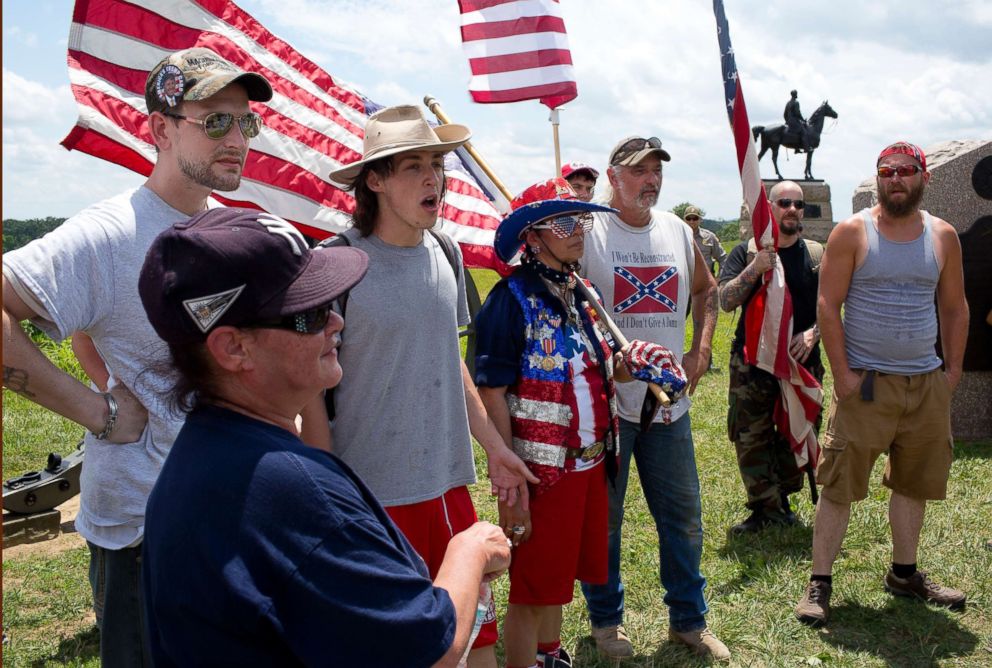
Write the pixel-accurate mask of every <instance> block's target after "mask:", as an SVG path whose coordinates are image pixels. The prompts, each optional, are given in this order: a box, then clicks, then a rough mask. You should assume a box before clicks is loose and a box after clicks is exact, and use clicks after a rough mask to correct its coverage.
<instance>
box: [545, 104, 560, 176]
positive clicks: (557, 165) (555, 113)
mask: <svg viewBox="0 0 992 668" xmlns="http://www.w3.org/2000/svg"><path fill="white" fill-rule="evenodd" d="M548 120H549V121H551V129H552V131H553V132H554V135H555V176H558V177H560V176H561V144H560V143H559V141H558V109H552V110H551V116H550V117H549V118H548Z"/></svg>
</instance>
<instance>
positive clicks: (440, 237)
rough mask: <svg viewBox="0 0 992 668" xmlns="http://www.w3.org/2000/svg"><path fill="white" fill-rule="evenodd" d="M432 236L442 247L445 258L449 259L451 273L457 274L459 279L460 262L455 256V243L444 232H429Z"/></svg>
mask: <svg viewBox="0 0 992 668" xmlns="http://www.w3.org/2000/svg"><path fill="white" fill-rule="evenodd" d="M428 231H429V232H430V233H431V236H432V237H434V238H435V239H437V242H438V244H440V246H441V250H442V251H444V257H445V258H447V260H448V264H450V265H451V271H453V272H455V277H456V278H457V277H458V260H456V259H455V258H456V255H455V242H454V240H453V239H452V238H451V237H449V236H448V235H447V234H445V233H444V232H440V231H437V230H428Z"/></svg>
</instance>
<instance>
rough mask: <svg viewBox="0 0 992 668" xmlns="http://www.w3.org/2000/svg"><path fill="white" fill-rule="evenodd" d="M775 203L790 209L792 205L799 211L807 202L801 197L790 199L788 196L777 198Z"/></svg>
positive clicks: (781, 207)
mask: <svg viewBox="0 0 992 668" xmlns="http://www.w3.org/2000/svg"><path fill="white" fill-rule="evenodd" d="M775 203H776V204H778V208H780V209H788V208H789V207H790V206H794V207H796V209H797V210H798V211H802V210H803V208H804V207H805V206H806V202H804V201H802V200H801V199H789V198H788V197H783V198H781V199H777V200H775Z"/></svg>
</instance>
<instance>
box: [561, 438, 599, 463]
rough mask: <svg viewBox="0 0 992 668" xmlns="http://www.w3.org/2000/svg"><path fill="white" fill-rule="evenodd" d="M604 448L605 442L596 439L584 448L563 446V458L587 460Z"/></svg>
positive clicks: (597, 454) (593, 457) (590, 459)
mask: <svg viewBox="0 0 992 668" xmlns="http://www.w3.org/2000/svg"><path fill="white" fill-rule="evenodd" d="M605 449H606V443H604V442H603V441H596V442H595V443H593V444H591V445H587V446H586V447H584V448H565V459H581V460H582V461H584V462H589V461H592V460H593V459H595V458H596V457H599V455H600V454H601V453H602V452H603V450H605Z"/></svg>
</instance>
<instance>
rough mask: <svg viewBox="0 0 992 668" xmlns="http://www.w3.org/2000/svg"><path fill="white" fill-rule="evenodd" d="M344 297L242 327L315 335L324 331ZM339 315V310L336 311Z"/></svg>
mask: <svg viewBox="0 0 992 668" xmlns="http://www.w3.org/2000/svg"><path fill="white" fill-rule="evenodd" d="M343 296H344V295H341V296H339V297H338V298H337V299H335V300H334V301H332V302H331V303H330V304H324V305H323V306H318V307H317V308H312V309H310V310H309V311H303V312H301V313H295V314H293V315H284V316H283V317H281V318H273V319H272V320H262V321H259V322H253V323H252V324H250V325H243V326H244V327H245V328H246V329H288V330H289V331H291V332H296V333H297V334H317V333H319V332H322V331H324V328H325V327H327V321H328V320H330V319H331V311H333V310H338V309H337V305H338V303H339V302H340V300H341V299H342V297H343ZM338 312H339V313H340V310H338Z"/></svg>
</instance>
